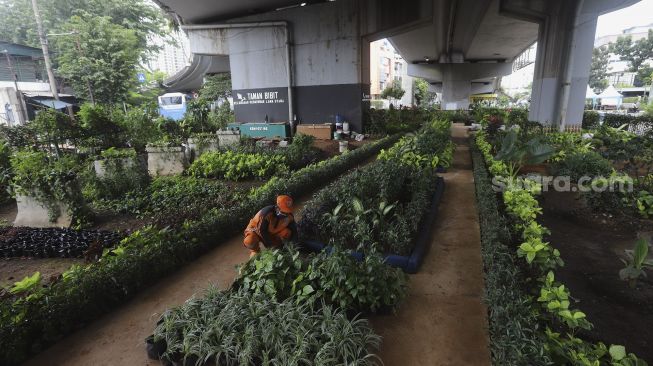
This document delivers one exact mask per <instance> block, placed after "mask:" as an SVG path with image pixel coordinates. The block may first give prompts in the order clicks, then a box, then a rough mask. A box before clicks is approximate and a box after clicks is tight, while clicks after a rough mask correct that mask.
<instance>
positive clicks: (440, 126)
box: [379, 120, 454, 169]
mask: <svg viewBox="0 0 653 366" xmlns="http://www.w3.org/2000/svg"><path fill="white" fill-rule="evenodd" d="M450 133H451V123H450V122H449V121H445V120H434V121H432V122H431V123H430V124H428V125H426V126H425V127H424V128H422V130H420V132H419V133H418V134H417V135H414V136H406V137H403V138H402V139H401V140H400V141H399V142H398V143H396V144H395V145H393V146H392V148H390V149H389V150H387V151H385V150H384V151H381V154H380V155H379V159H381V160H389V159H398V160H399V161H401V162H402V163H403V164H406V165H409V166H412V167H414V168H421V169H426V168H436V167H438V166H441V167H444V168H448V167H449V165H450V164H451V161H452V159H453V151H454V144H453V142H451V140H450V138H449V136H450Z"/></svg>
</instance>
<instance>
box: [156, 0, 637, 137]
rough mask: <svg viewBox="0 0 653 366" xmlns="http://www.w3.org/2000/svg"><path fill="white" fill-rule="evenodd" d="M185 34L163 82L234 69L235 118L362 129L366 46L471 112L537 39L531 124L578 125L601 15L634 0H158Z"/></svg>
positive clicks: (183, 83)
mask: <svg viewBox="0 0 653 366" xmlns="http://www.w3.org/2000/svg"><path fill="white" fill-rule="evenodd" d="M155 1H156V2H157V3H158V4H159V5H160V6H161V7H162V8H163V9H164V10H166V11H168V12H169V13H170V14H171V15H172V16H173V18H174V19H176V20H177V21H178V22H179V23H180V25H181V26H182V29H184V30H185V31H186V33H187V34H188V36H189V38H190V44H191V51H192V53H193V55H194V61H193V65H191V67H189V68H187V69H185V70H184V71H183V72H182V73H181V74H180V75H177V76H175V77H174V78H173V79H171V80H170V87H172V88H176V89H193V88H197V87H199V86H200V85H201V84H200V81H201V80H202V76H203V75H204V74H205V73H211V72H227V71H229V72H231V76H232V81H233V92H234V108H235V114H236V120H237V121H238V122H251V121H262V120H264V119H265V118H266V117H267V118H268V120H269V121H289V120H296V121H298V122H300V123H322V122H332V121H334V119H335V116H336V115H341V116H342V117H344V118H345V119H346V120H348V121H349V122H350V123H351V125H352V127H353V129H354V130H356V131H360V130H361V129H362V121H363V119H364V114H365V111H366V110H367V108H369V87H370V86H369V83H370V72H369V67H370V60H369V57H370V52H369V42H371V41H375V40H378V39H381V38H388V39H389V40H390V42H391V43H392V44H393V46H394V47H395V48H396V49H397V51H398V52H399V53H400V54H401V55H402V56H403V58H404V59H405V60H406V61H407V62H408V63H409V68H408V73H409V75H412V76H419V77H422V78H424V79H426V80H427V81H429V83H430V84H431V86H432V88H433V90H435V91H440V92H442V96H443V108H445V109H467V108H468V107H469V96H470V95H472V94H475V93H484V92H492V91H494V90H496V88H497V87H498V82H499V80H500V77H501V76H505V75H508V74H509V73H510V72H511V69H512V62H513V60H515V58H516V57H517V56H519V54H520V53H521V52H522V51H523V50H524V49H526V48H528V47H529V46H531V45H532V44H533V43H534V42H536V41H537V42H538V49H537V58H536V67H535V77H534V80H533V96H532V106H531V112H530V118H531V119H532V120H534V121H539V122H542V123H547V124H553V125H557V126H564V125H570V124H580V122H581V120H582V110H583V106H584V98H585V90H586V87H587V81H588V77H589V68H590V62H591V54H592V52H591V50H592V45H593V39H594V33H595V30H596V19H597V17H598V16H599V15H601V14H604V13H607V12H610V11H614V10H617V9H619V8H622V7H625V6H629V5H632V4H633V3H636V2H638V1H639V0H404V1H401V2H397V1H393V0H332V1H324V0H320V1H310V0H306V2H303V3H302V2H301V0H295V1H286V0H250V1H240V0H221V1H214V0H155Z"/></svg>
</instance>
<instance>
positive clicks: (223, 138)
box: [217, 130, 240, 146]
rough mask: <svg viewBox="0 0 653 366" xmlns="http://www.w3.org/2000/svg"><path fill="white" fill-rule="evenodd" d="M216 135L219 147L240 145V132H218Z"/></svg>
mask: <svg viewBox="0 0 653 366" xmlns="http://www.w3.org/2000/svg"><path fill="white" fill-rule="evenodd" d="M217 134H218V141H219V144H220V146H229V145H238V144H239V143H240V131H234V130H226V131H218V132H217Z"/></svg>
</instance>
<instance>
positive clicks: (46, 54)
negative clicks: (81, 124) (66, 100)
mask: <svg viewBox="0 0 653 366" xmlns="http://www.w3.org/2000/svg"><path fill="white" fill-rule="evenodd" d="M32 10H34V19H36V31H37V32H38V34H39V41H40V42H41V49H42V50H43V60H44V61H45V70H46V71H47V72H48V81H49V82H50V90H51V91H52V96H53V97H54V99H55V100H57V101H58V100H59V92H58V91H57V80H56V79H55V78H54V72H53V71H52V62H51V61H50V50H49V48H48V39H47V38H46V37H45V33H44V32H43V23H42V22H41V14H40V13H39V4H38V3H37V2H36V0H32ZM68 114H69V115H70V118H72V119H74V118H75V115H74V114H73V108H72V106H68Z"/></svg>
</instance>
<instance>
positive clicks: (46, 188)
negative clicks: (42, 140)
mask: <svg viewBox="0 0 653 366" xmlns="http://www.w3.org/2000/svg"><path fill="white" fill-rule="evenodd" d="M11 168H12V170H13V177H12V180H11V187H12V191H13V192H12V193H13V195H16V194H20V195H26V196H31V197H34V198H35V199H36V200H37V201H39V202H41V203H43V204H44V205H45V207H47V208H48V212H49V216H50V220H52V222H54V221H55V220H56V219H57V217H59V215H60V214H61V212H60V208H59V202H62V203H64V204H65V205H66V206H67V207H68V211H69V212H68V214H70V215H71V217H72V218H73V222H75V223H76V225H77V226H79V225H83V224H85V223H86V221H87V220H88V219H89V212H88V210H87V209H86V205H85V203H84V198H83V197H82V194H81V191H80V188H79V186H78V184H77V174H78V173H79V170H80V164H79V163H78V161H77V160H76V159H75V157H73V156H69V155H64V156H61V157H60V158H52V157H49V156H48V155H46V154H45V153H43V152H35V151H26V150H24V151H18V152H16V153H14V155H13V156H12V157H11Z"/></svg>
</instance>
